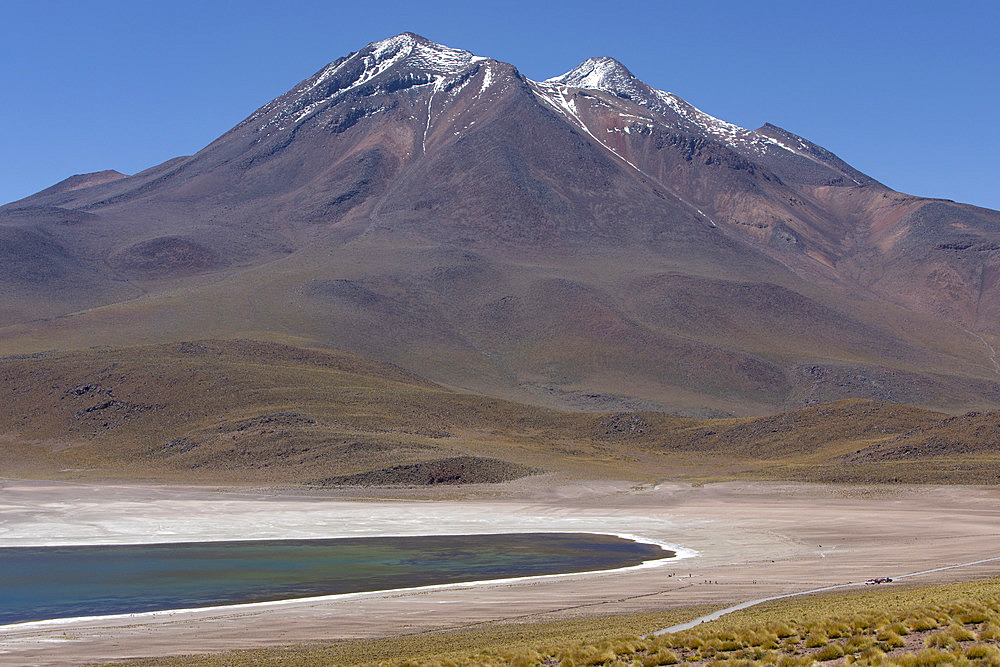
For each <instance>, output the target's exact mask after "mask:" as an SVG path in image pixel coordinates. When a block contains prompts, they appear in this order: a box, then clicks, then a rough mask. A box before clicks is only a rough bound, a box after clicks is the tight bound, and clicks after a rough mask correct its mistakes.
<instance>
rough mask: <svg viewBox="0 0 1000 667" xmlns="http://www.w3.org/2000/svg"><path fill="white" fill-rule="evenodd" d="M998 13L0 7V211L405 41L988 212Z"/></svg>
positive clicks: (213, 4)
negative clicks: (606, 68) (573, 78)
mask: <svg viewBox="0 0 1000 667" xmlns="http://www.w3.org/2000/svg"><path fill="white" fill-rule="evenodd" d="M998 29H1000V3H996V2H992V1H985V0H984V1H980V2H962V1H961V0H958V1H957V2H947V3H946V2H924V1H922V0H921V1H917V2H895V1H891V2H850V1H842V2H813V1H811V0H806V1H803V0H797V1H794V2H793V1H789V2H786V1H783V0H782V1H776V2H750V1H747V0H742V1H730V0H716V1H714V2H705V3H702V2H692V1H690V0H688V1H686V2H675V1H673V0H667V1H653V0H649V1H636V2H629V1H628V0H620V1H618V2H608V1H607V0H604V1H601V2H590V1H583V2H566V1H563V0H557V1H554V2H545V1H543V0H533V1H531V2H523V1H521V0H513V1H507V2H475V0H464V1H461V2H459V1H455V2H451V1H447V2H446V1H440V2H434V1H427V2H395V1H374V2H365V1H356V2H350V3H347V2H300V1H297V0H290V1H282V0H268V1H267V2H258V1H254V0H246V1H244V2H235V1H233V2H225V1H222V0H199V1H197V2H190V1H188V0H172V1H170V2H145V1H143V2H135V1H128V2H126V1H110V0H71V1H65V0H58V1H53V0H0V91H2V104H0V124H2V131H0V158H2V159H0V170H2V171H0V203H2V202H8V201H11V200H14V199H18V198H20V197H23V196H25V195H27V194H30V193H32V192H35V191H37V190H40V189H42V188H44V187H47V186H49V185H51V184H53V183H55V182H56V181H59V180H61V179H63V178H65V177H67V176H70V175H72V174H75V173H83V172H89V171H97V170H101V169H117V170H119V171H122V172H126V173H134V172H136V171H139V170H142V169H144V168H147V167H150V166H152V165H154V164H157V163H159V162H162V161H164V160H167V159H169V158H171V157H174V156H177V155H184V154H190V153H193V152H195V151H197V150H198V149H199V148H201V147H203V146H205V145H206V144H208V143H209V142H210V141H211V140H212V139H214V138H215V137H217V136H219V135H220V134H222V133H223V132H225V131H226V130H227V129H229V128H230V127H232V126H233V125H235V124H236V123H237V122H239V121H240V120H241V119H243V118H244V117H245V116H247V115H249V114H250V112H251V111H253V110H254V109H255V108H256V107H258V106H260V105H261V104H263V103H265V102H267V101H268V100H269V99H271V98H273V97H276V96H277V95H279V94H281V93H283V92H285V91H286V90H288V89H289V88H291V87H292V86H293V85H294V84H295V83H297V82H298V81H300V80H301V79H304V78H306V77H307V76H309V75H311V74H312V73H313V72H315V71H316V70H318V69H319V68H320V67H322V66H323V65H324V64H326V63H327V62H329V61H331V60H334V59H336V58H337V57H339V56H342V55H346V54H347V53H349V52H351V51H356V50H357V49H359V48H361V47H363V46H364V45H365V44H366V43H368V42H370V41H374V40H378V39H382V38H384V37H388V36H390V35H393V34H397V33H399V32H403V31H406V30H410V31H413V32H417V33H420V34H422V35H424V36H425V37H428V38H430V39H432V40H434V41H437V42H441V43H443V44H447V45H449V46H453V47H458V48H464V49H468V50H470V51H473V52H474V53H476V54H479V55H484V56H489V57H492V58H496V59H498V60H504V61H507V62H511V63H513V64H515V65H516V66H517V67H518V68H519V69H520V70H521V71H522V72H523V73H524V74H525V75H527V76H528V77H530V78H533V79H543V78H547V77H550V76H554V75H557V74H561V73H563V72H565V71H566V70H568V69H570V68H572V67H573V66H575V65H576V64H577V63H579V62H580V61H582V60H584V59H585V58H587V57H590V56H599V55H609V56H613V57H615V58H618V59H619V60H621V61H622V62H624V63H625V64H626V65H627V66H628V67H629V68H630V69H631V70H632V71H633V72H634V73H635V74H636V75H637V76H639V78H641V79H643V80H644V81H646V82H647V83H649V84H650V85H652V86H654V87H656V88H660V89H664V90H669V91H671V92H674V93H676V94H678V95H680V96H681V97H683V98H684V99H686V100H688V101H689V102H691V103H692V104H694V105H695V106H698V107H700V108H702V109H703V110H705V111H707V112H708V113H711V114H713V115H715V116H718V117H720V118H723V119H725V120H728V121H730V122H734V123H737V124H739V125H742V126H744V127H750V128H755V127H758V126H760V125H762V124H763V123H764V122H771V123H774V124H776V125H780V126H782V127H784V128H786V129H788V130H791V131H792V132H795V133H797V134H801V135H803V136H805V137H806V138H808V139H811V140H812V141H815V142H816V143H818V144H820V145H822V146H825V147H826V148H828V149H830V150H832V151H833V152H835V153H837V154H838V155H840V156H841V157H842V158H844V159H845V160H847V161H848V162H849V163H851V164H852V165H854V166H855V167H857V168H859V169H861V170H862V171H864V172H866V173H868V174H870V175H871V176H873V177H875V178H877V179H879V180H881V181H882V182H884V183H886V184H887V185H889V186H891V187H894V188H896V189H897V190H901V191H904V192H909V193H912V194H918V195H925V196H934V197H945V198H948V199H955V200H958V201H965V202H969V203H973V204H978V205H981V206H988V207H991V208H997V209H1000V167H998V164H1000V162H998V158H1000V129H998V128H1000V45H998Z"/></svg>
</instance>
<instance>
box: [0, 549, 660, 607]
mask: <svg viewBox="0 0 1000 667" xmlns="http://www.w3.org/2000/svg"><path fill="white" fill-rule="evenodd" d="M673 556H674V553H673V552H671V551H667V550H665V549H663V548H662V547H660V546H658V545H655V544H647V543H642V542H636V541H634V540H629V539H624V538H621V537H616V536H611V535H597V534H592V533H514V534H495V535H444V536H420V537H366V538H338V539H295V540H244V541H217V542H185V543H170V544H140V545H102V546H57V547H7V548H0V624H8V623H18V622H24V621H33V620H43V619H56V618H71V617H79V616H99V615H110V614H128V613H140V612H150V611H161V610H168V609H189V608H197V607H206V606H217V605H231V604H243V603H252V602H268V601H276V600H288V599H297V598H306V597H315V596H323V595H337V594H345V593H359V592H366V591H379V590H389V589H399V588H413V587H420V586H431V585H440V584H457V583H466V582H475V581H485V580H494V579H509V578H517V577H534V576H541V575H553V574H567V573H578V572H591V571H598V570H611V569H618V568H624V567H633V566H637V565H641V564H642V563H644V562H648V561H653V560H660V559H664V558H670V557H673Z"/></svg>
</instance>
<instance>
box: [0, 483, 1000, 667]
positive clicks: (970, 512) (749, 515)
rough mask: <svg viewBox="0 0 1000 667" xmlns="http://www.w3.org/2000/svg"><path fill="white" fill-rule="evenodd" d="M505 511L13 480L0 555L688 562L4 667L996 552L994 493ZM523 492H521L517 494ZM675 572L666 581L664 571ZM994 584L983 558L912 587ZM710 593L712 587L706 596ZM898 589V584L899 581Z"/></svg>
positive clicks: (643, 599) (537, 501)
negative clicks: (326, 550) (380, 539)
mask: <svg viewBox="0 0 1000 667" xmlns="http://www.w3.org/2000/svg"><path fill="white" fill-rule="evenodd" d="M540 486H544V488H538V487H536V488H535V490H533V491H531V492H527V493H520V494H519V497H516V498H503V497H500V498H492V499H485V500H484V499H475V498H472V499H466V500H461V501H458V500H440V501H404V500H391V501H381V502H374V501H360V500H343V499H329V498H315V497H293V496H278V495H268V494H264V493H261V494H257V495H254V494H248V493H232V492H222V491H210V490H207V489H201V488H199V489H183V488H165V487H142V486H82V485H55V484H42V483H19V482H7V483H6V484H4V485H3V487H2V488H0V517H3V518H2V520H0V545H4V546H12V545H16V544H22V545H26V544H53V543H71V542H72V543H97V542H137V541H170V540H175V541H179V540H188V539H213V538H214V539H225V538H230V539H236V538H246V537H261V538H263V537H321V536H323V537H333V536H358V535H375V534H395V535H403V534H420V533H423V534H435V533H470V532H491V531H498V532H502V531H510V530H524V531H531V530H591V531H601V532H615V533H626V534H632V535H638V536H644V537H649V538H653V539H657V540H662V541H665V542H670V543H674V544H678V545H681V546H683V547H688V548H690V549H694V550H697V551H698V552H699V555H698V556H697V557H694V558H689V559H686V560H682V561H678V562H677V563H676V565H675V566H667V567H664V568H657V569H648V570H638V571H632V572H625V573H614V574H589V575H578V576H572V577H566V578H558V579H546V580H533V581H527V582H519V583H511V584H495V585H486V586H479V587H461V588H455V589H448V590H435V591H422V592H417V593H405V594H401V593H381V594H372V595H370V596H366V597H362V598H354V599H346V600H332V601H322V602H297V603H292V604H285V605H280V606H259V607H253V608H249V609H247V608H243V609H232V610H212V611H202V612H185V613H175V614H164V615H159V616H153V617H148V616H144V617H136V618H130V619H119V620H111V621H109V620H103V621H99V620H91V621H75V622H70V623H64V624H58V625H27V626H21V627H14V626H7V627H5V628H3V629H0V663H2V664H29V663H30V664H66V663H74V662H85V661H95V660H100V659H113V658H124V657H135V656H151V655H172V654H181V653H193V652H206V651H218V650H223V649H230V648H242V647H251V646H265V645H280V644H289V643H296V642H307V641H317V640H327V639H336V638H347V637H378V636H386V635H393V634H401V633H406V634H409V633H416V632H423V631H429V630H434V629H445V628H460V627H463V626H466V625H469V624H475V623H480V622H487V621H492V620H499V619H511V618H524V619H525V620H553V619H557V618H565V617H571V616H580V615H601V614H617V613H626V612H639V611H653V610H662V609H666V608H670V607H680V606H691V605H702V604H717V605H719V607H725V606H728V605H731V604H733V603H737V602H741V601H744V600H751V599H755V598H762V597H765V596H768V595H777V594H782V593H790V592H795V591H802V590H809V589H814V588H818V587H821V586H827V585H834V584H842V583H847V582H852V581H859V580H864V579H866V578H868V577H873V576H890V577H891V576H894V575H899V574H903V573H906V572H915V571H919V570H927V569H932V568H935V567H941V566H947V565H953V564H956V563H963V562H968V561H974V560H979V559H985V558H990V557H994V556H1000V489H995V488H971V487H902V488H897V487H892V488H886V487H843V486H813V485H804V484H765V483H727V484H714V485H708V486H704V487H695V488H692V487H689V486H686V485H681V484H664V485H661V486H659V487H656V488H655V489H653V488H648V487H645V488H633V487H631V486H630V485H628V484H624V483H623V484H614V483H564V484H558V483H555V482H554V481H553V483H551V484H548V485H540ZM520 489H521V491H523V487H520ZM671 574H672V575H674V576H669V575H671ZM998 575H1000V562H997V561H994V562H991V563H984V564H981V565H976V566H972V567H965V568H959V569H953V570H947V571H943V572H937V573H932V574H928V575H924V576H921V577H914V578H911V579H908V580H907V581H908V582H912V583H921V584H925V583H934V582H941V581H955V580H960V579H972V578H984V577H989V576H998ZM707 582H711V583H707ZM893 585H896V584H893Z"/></svg>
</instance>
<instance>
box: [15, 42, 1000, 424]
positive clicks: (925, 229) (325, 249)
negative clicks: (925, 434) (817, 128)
mask: <svg viewBox="0 0 1000 667" xmlns="http://www.w3.org/2000/svg"><path fill="white" fill-rule="evenodd" d="M205 337H221V338H250V339H259V340H272V341H278V342H284V343H293V344H297V345H307V346H312V347H328V348H337V349H343V350H347V351H350V352H353V353H358V354H363V355H367V356H370V357H374V358H377V359H380V360H383V361H389V362H392V363H395V364H397V365H399V366H402V367H405V368H407V369H409V370H412V371H414V372H416V373H419V374H420V375H422V376H424V377H427V378H430V379H432V380H434V381H436V382H440V383H444V384H446V385H450V386H452V387H457V388H463V389H468V390H473V391H477V392H481V393H486V394H490V395H493V396H499V397H504V398H513V399H517V400H521V401H527V402H531V403H535V404H541V405H549V406H557V407H564V408H572V409H584V410H609V409H620V408H631V409H654V410H665V411H670V412H675V413H679V414H689V415H701V416H712V415H727V414H762V413H767V412H773V411H775V410H778V409H786V408H792V407H796V406H801V405H805V404H810V403H816V402H821V401H828V400H835V399H839V398H845V397H863V398H876V399H880V400H889V401H896V402H904V403H911V404H915V405H921V406H925V407H932V408H937V409H944V410H950V411H957V410H964V409H971V408H980V407H997V406H1000V382H998V381H1000V365H998V362H997V360H996V354H995V352H994V350H993V347H992V345H993V344H994V343H995V342H998V341H1000V213H998V212H996V211H992V210H987V209H982V208H977V207H974V206H970V205H964V204H958V203H955V202H951V201H945V200H939V199H926V198H921V197H915V196H911V195H906V194H902V193H899V192H896V191H894V190H892V189H891V188H890V187H887V186H886V185H883V184H882V183H880V182H878V181H877V180H875V179H874V178H872V177H870V176H868V175H866V174H863V173H861V172H860V171H858V170H856V169H854V168H852V167H851V166H850V165H848V164H846V163H845V162H844V161H842V160H841V159H839V158H838V157H837V156H835V155H834V154H833V153H831V152H830V151H828V150H826V149H824V148H822V147H820V146H817V145H815V144H813V143H811V142H810V141H808V140H807V139H804V138H802V137H799V136H797V135H795V134H792V133H790V132H788V131H785V130H783V129H781V128H780V127H777V126H775V125H771V124H765V125H763V126H762V127H760V128H758V129H756V130H748V129H744V128H742V127H739V126H736V125H733V124H731V123H727V122H725V121H723V120H720V119H717V118H714V117H712V116H710V115H709V114H707V113H705V112H703V111H701V110H699V109H698V108H696V107H694V106H692V105H691V104H689V103H688V102H686V101H684V100H683V99H681V98H680V97H678V96H676V95H674V94H671V93H668V92H663V91H660V90H655V89H653V88H651V87H650V86H648V85H646V84H645V83H643V82H642V81H640V80H639V79H637V78H636V77H635V76H634V75H633V74H632V73H631V72H630V71H629V70H628V69H627V68H626V67H625V66H624V65H622V64H621V63H619V62H618V61H616V60H614V59H612V58H607V57H601V58H591V59H589V60H587V61H585V62H584V63H582V64H581V65H579V66H578V67H576V68H575V69H573V70H572V71H570V72H568V73H566V74H563V75H562V76H557V77H554V78H551V79H548V80H545V81H532V80H530V79H527V78H526V77H524V76H523V75H522V74H521V73H520V72H519V71H518V70H517V68H516V67H515V66H513V65H510V64H507V63H503V62H499V61H496V60H492V59H489V58H484V57H480V56H475V55H473V54H472V53H470V52H468V51H463V50H459V49H453V48H449V47H445V46H442V45H440V44H436V43H434V42H432V41H429V40H427V39H425V38H423V37H420V36H418V35H414V34H411V33H404V34H401V35H397V36H395V37H391V38H389V39H385V40H382V41H379V42H374V43H371V44H369V45H368V46H366V47H365V48H363V49H361V50H360V51H358V52H356V53H352V54H350V55H348V56H346V57H343V58H339V59H337V60H336V61H334V62H332V63H330V64H329V65H327V66H325V67H323V68H322V69H321V70H319V71H318V72H317V73H316V74H314V75H313V76H311V77H309V78H307V79H305V80H304V81H302V82H301V83H299V84H298V85H296V86H295V87H293V88H292V89H291V90H290V91H289V92H287V93H285V94H284V95H282V96H280V97H278V98H276V99H274V100H272V101H271V102H268V103H267V104H265V105H264V106H263V107H261V108H260V109H258V110H256V111H255V112H253V113H252V114H251V115H250V116H249V117H247V118H246V120H244V121H243V122H241V123H240V124H238V125H237V126H236V127H234V128H232V129H231V130H229V131H228V132H226V133H225V134H223V135H222V136H220V137H219V138H218V139H217V140H215V141H214V142H212V143H211V144H209V145H208V146H206V147H205V148H204V149H202V150H201V151H199V152H198V153H197V154H195V155H192V156H185V157H178V158H175V159H173V160H170V161H168V162H165V163H163V164H161V165H158V166H155V167H152V168H150V169H147V170H146V171H143V172H141V173H138V174H134V175H123V174H120V173H118V172H116V171H113V170H108V171H102V172H98V173H95V174H86V175H78V176H73V177H71V178H69V179H67V180H65V181H63V182H61V183H58V184H56V185H53V186H52V187H50V188H47V189H46V190H43V191H41V192H39V193H37V194H35V195H31V196H29V197H26V198H24V199H22V200H19V201H16V202H13V203H10V204H7V205H6V206H3V207H0V352H3V353H5V354H26V353H40V352H42V351H44V350H49V349H63V350H66V349H81V348H85V347H90V346H94V345H129V344H138V343H151V342H170V341H181V340H190V339H197V338H205Z"/></svg>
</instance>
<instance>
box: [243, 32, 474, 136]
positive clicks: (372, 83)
mask: <svg viewBox="0 0 1000 667" xmlns="http://www.w3.org/2000/svg"><path fill="white" fill-rule="evenodd" d="M482 60H486V58H482V57H480V56H476V55H473V54H472V53H470V52H469V51H464V50H462V49H452V48H450V47H447V46H444V45H442V44H438V43H437V42H432V41H431V40H429V39H427V38H426V37H421V36H420V35H417V34H415V33H412V32H404V33H401V34H399V35H396V36H394V37H389V38H387V39H383V40H380V41H377V42H372V43H370V44H368V45H367V46H366V47H364V48H363V49H361V50H360V51H356V52H355V53H352V54H350V55H348V56H347V57H345V58H340V59H338V60H335V61H334V62H332V63H330V64H329V65H327V66H326V67H324V68H323V69H322V70H320V71H319V72H317V73H316V74H314V75H313V76H312V77H310V78H308V79H306V80H305V81H303V82H302V83H300V84H299V85H298V86H296V87H295V88H294V89H292V90H291V91H289V92H288V93H286V94H285V95H283V96H281V97H279V98H277V99H276V100H273V101H272V102H270V103H269V104H268V105H265V106H264V107H262V108H261V109H259V110H258V111H257V112H256V113H255V114H254V115H253V116H251V118H250V120H254V119H256V118H260V117H264V116H270V118H269V119H268V121H267V122H266V123H264V125H262V126H261V127H259V128H258V130H259V131H263V130H266V129H267V128H269V127H281V126H285V125H287V124H289V123H292V124H297V123H300V122H302V121H303V120H305V119H307V118H309V117H311V116H312V115H313V114H314V113H316V112H317V111H318V110H320V109H321V108H324V107H327V106H329V105H330V104H332V103H336V102H338V101H340V100H342V99H344V98H345V97H346V96H347V95H348V94H349V93H352V92H354V93H363V92H365V91H369V92H370V91H372V90H377V89H379V88H380V87H381V88H383V89H386V88H395V89H403V88H409V87H413V86H422V85H428V84H435V85H437V84H439V83H440V82H441V81H442V80H443V79H445V78H447V77H451V76H455V75H457V74H459V73H461V72H462V71H463V70H465V69H466V68H467V67H469V66H470V65H472V64H473V63H476V62H479V61H482ZM275 111H276V112H277V113H273V112H275Z"/></svg>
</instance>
